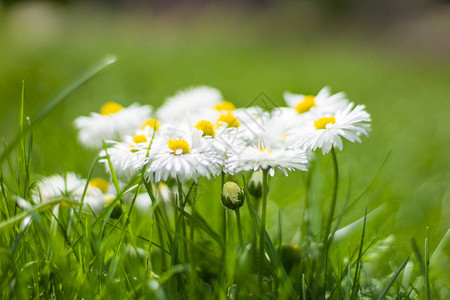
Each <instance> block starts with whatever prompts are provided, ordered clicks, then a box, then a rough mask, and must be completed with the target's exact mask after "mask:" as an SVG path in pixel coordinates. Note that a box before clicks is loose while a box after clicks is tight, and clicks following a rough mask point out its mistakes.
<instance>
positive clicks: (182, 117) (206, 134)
mask: <svg viewBox="0 0 450 300" xmlns="http://www.w3.org/2000/svg"><path fill="white" fill-rule="evenodd" d="M284 99H285V101H286V104H287V106H286V107H274V108H271V109H270V111H267V109H263V108H261V107H258V106H252V107H246V108H236V107H235V106H234V105H233V103H231V102H230V101H226V100H224V98H223V97H222V94H221V93H220V92H219V91H218V90H216V89H214V88H211V87H206V86H200V87H194V88H190V89H187V90H184V91H181V92H178V93H177V94H175V95H174V96H173V97H170V98H169V99H167V101H166V102H165V103H164V105H162V106H161V107H160V108H159V109H158V110H156V111H155V112H153V111H152V108H151V107H150V106H148V105H144V106H140V105H138V104H133V105H131V106H129V107H126V108H125V107H122V106H121V105H120V104H118V103H115V102H108V103H106V104H105V105H104V106H103V107H102V108H101V110H100V113H91V115H90V116H88V117H79V118H77V119H76V120H75V126H76V127H77V129H78V130H79V140H80V142H81V143H82V144H83V145H85V146H86V147H90V148H97V149H99V150H100V149H102V148H103V145H106V148H104V149H103V150H102V152H101V155H102V156H103V157H104V160H103V161H104V162H105V165H106V167H107V169H108V170H109V169H110V166H112V168H113V169H114V172H115V174H116V175H117V176H118V177H119V178H120V179H121V180H129V179H130V178H132V177H133V176H136V175H138V174H141V173H142V172H143V173H144V176H145V178H147V179H148V180H150V181H151V182H153V183H157V182H161V181H162V182H166V181H167V180H169V179H171V178H172V179H176V180H178V181H179V182H181V183H183V182H185V181H187V180H190V179H192V180H194V181H197V180H198V178H200V177H205V178H208V179H209V178H211V177H214V176H217V175H219V174H221V173H222V172H224V173H228V174H235V173H238V172H242V171H250V170H254V171H256V170H269V171H270V174H271V175H273V174H274V171H275V170H277V169H278V170H281V171H282V172H283V173H284V174H287V171H290V170H294V169H298V170H306V169H307V164H308V157H310V155H309V153H311V152H312V151H314V150H316V149H317V148H320V149H321V150H322V153H323V154H325V153H328V152H329V151H330V150H331V148H332V147H336V148H338V149H340V150H342V146H343V139H347V140H349V141H351V142H355V141H358V142H361V136H362V135H366V136H367V134H368V132H369V130H370V115H369V114H368V113H367V112H366V111H365V107H364V105H355V104H354V103H352V102H350V101H349V100H348V99H347V98H346V95H345V94H344V93H338V94H334V95H332V94H331V93H330V90H329V89H328V88H324V89H322V90H321V91H320V92H319V93H318V94H317V95H316V96H313V95H299V94H292V93H289V92H286V93H284ZM108 157H109V158H108ZM109 162H111V163H109ZM109 171H111V170H109Z"/></svg>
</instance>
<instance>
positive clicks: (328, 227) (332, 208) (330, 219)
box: [323, 147, 339, 248]
mask: <svg viewBox="0 0 450 300" xmlns="http://www.w3.org/2000/svg"><path fill="white" fill-rule="evenodd" d="M331 158H332V161H333V170H334V185H333V195H332V197H331V206H330V211H329V212H328V220H327V225H326V227H325V235H324V237H323V239H324V245H325V246H328V240H329V239H328V238H329V235H330V230H331V223H332V222H333V216H334V211H335V208H336V199H337V191H338V183H339V169H338V163H337V159H336V152H335V151H334V147H333V148H331ZM325 248H326V247H325Z"/></svg>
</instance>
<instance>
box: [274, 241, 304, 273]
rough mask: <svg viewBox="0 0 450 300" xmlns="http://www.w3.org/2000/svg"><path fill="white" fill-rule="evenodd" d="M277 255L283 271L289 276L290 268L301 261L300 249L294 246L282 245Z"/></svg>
mask: <svg viewBox="0 0 450 300" xmlns="http://www.w3.org/2000/svg"><path fill="white" fill-rule="evenodd" d="M278 251H279V254H280V259H281V263H282V264H283V266H284V269H285V270H286V272H287V273H288V274H289V273H290V272H291V270H292V268H293V267H294V266H296V265H298V264H299V263H300V261H301V250H300V247H299V246H297V245H294V244H283V245H281V246H279V249H278Z"/></svg>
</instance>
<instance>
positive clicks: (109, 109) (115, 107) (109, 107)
mask: <svg viewBox="0 0 450 300" xmlns="http://www.w3.org/2000/svg"><path fill="white" fill-rule="evenodd" d="M122 109H123V106H122V105H120V104H119V103H116V102H106V103H105V104H103V106H102V108H100V114H102V115H105V116H107V115H111V114H115V113H116V112H119V111H121V110H122Z"/></svg>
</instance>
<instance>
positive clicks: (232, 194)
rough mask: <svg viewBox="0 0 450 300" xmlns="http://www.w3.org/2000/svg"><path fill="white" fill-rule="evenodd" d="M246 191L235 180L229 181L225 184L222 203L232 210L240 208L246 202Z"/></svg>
mask: <svg viewBox="0 0 450 300" xmlns="http://www.w3.org/2000/svg"><path fill="white" fill-rule="evenodd" d="M244 199H245V193H244V190H243V189H241V188H240V187H239V186H238V185H237V184H236V183H235V182H232V181H227V182H225V184H224V185H223V190H222V204H223V205H224V206H225V207H227V208H229V209H232V210H236V209H238V208H240V207H241V206H242V205H243V204H244Z"/></svg>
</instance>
